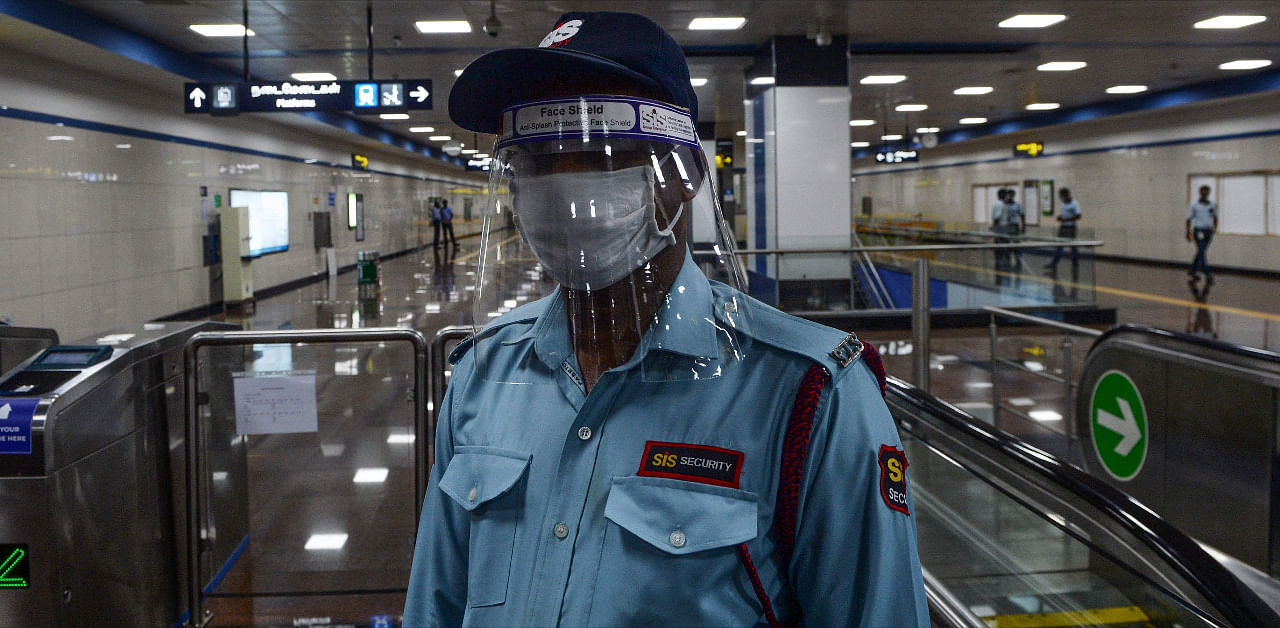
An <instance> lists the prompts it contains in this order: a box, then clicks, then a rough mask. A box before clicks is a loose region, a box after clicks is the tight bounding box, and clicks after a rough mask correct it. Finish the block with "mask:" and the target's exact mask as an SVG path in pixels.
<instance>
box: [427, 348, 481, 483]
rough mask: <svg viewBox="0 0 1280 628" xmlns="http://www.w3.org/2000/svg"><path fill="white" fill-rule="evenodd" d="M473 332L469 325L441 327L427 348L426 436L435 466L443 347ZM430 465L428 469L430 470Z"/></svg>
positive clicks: (443, 357)
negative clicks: (428, 368) (427, 402)
mask: <svg viewBox="0 0 1280 628" xmlns="http://www.w3.org/2000/svg"><path fill="white" fill-rule="evenodd" d="M474 332H475V328H474V327H472V326H470V325H448V326H446V327H441V328H440V330H439V331H437V332H436V336H435V338H434V339H433V340H432V341H431V346H429V347H427V364H429V365H430V369H431V370H430V371H429V373H428V375H429V377H428V378H427V395H428V397H430V399H431V405H429V406H427V434H428V439H429V440H430V445H431V450H430V451H429V453H428V459H429V460H430V464H435V442H436V424H437V423H438V420H437V419H438V418H439V416H440V404H441V403H443V402H444V391H445V382H444V365H445V360H446V358H448V354H447V353H445V351H444V345H445V343H446V342H449V341H450V340H465V339H467V338H470V337H471V334H472V333H474ZM430 464H429V465H428V468H430Z"/></svg>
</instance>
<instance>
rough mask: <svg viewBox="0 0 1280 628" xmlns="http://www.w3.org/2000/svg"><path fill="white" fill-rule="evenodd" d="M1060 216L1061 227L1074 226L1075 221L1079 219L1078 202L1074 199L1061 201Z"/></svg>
mask: <svg viewBox="0 0 1280 628" xmlns="http://www.w3.org/2000/svg"><path fill="white" fill-rule="evenodd" d="M1061 216H1062V226H1063V227H1074V226H1076V221H1077V220H1079V219H1080V203H1077V202H1076V200H1075V199H1071V200H1069V201H1067V202H1065V203H1063V204H1062V213H1061Z"/></svg>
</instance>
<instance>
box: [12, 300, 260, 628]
mask: <svg viewBox="0 0 1280 628" xmlns="http://www.w3.org/2000/svg"><path fill="white" fill-rule="evenodd" d="M234 328H235V326H232V325H226V324H221V323H211V322H203V323H164V324H160V323H149V324H147V325H145V326H144V328H143V329H140V330H120V332H119V333H112V334H109V335H107V336H105V337H103V338H95V339H90V340H88V341H86V342H83V343H79V344H75V345H54V346H52V347H49V348H47V349H45V350H44V351H42V352H40V353H39V354H38V355H36V356H34V357H32V358H29V359H28V360H26V361H25V362H23V363H22V364H21V365H20V366H19V367H18V368H16V369H14V370H12V371H10V372H9V373H7V374H5V375H4V376H3V379H0V439H3V440H0V554H3V555H2V556H0V626H169V625H172V624H174V623H175V622H177V621H179V620H180V619H181V616H182V614H183V612H184V609H185V605H184V599H185V598H184V597H183V589H184V588H185V586H186V577H185V574H186V570H185V555H184V552H182V551H181V548H182V547H184V544H185V535H186V533H185V530H186V520H185V510H184V508H183V505H184V504H185V483H184V481H183V480H184V477H185V475H184V469H185V460H184V456H185V452H184V448H183V440H184V437H185V433H184V421H183V416H184V408H185V404H184V399H183V382H182V376H183V352H182V347H183V343H184V342H185V341H186V340H187V339H188V338H189V337H190V336H191V335H193V334H195V333H196V332H199V331H206V330H222V329H234ZM206 442H208V443H211V444H213V445H211V446H213V447H221V448H223V449H225V451H222V452H220V453H221V454H222V456H223V457H224V459H225V460H231V461H234V460H237V459H238V460H239V461H240V463H239V465H234V464H232V465H229V466H228V469H229V473H228V477H227V480H226V481H227V482H228V483H236V482H239V483H243V482H244V473H243V469H244V451H243V445H242V444H239V443H240V441H239V439H237V438H236V437H235V434H226V435H215V434H210V435H209V438H208V440H207V441H206ZM237 470H238V472H237ZM209 495H210V496H211V497H210V498H211V499H221V500H226V501H228V502H230V503H226V504H220V505H219V507H218V509H217V510H218V512H219V513H221V514H222V515H223V516H222V519H220V520H219V521H218V527H217V530H216V534H214V533H213V530H212V529H209V530H206V531H202V537H204V538H205V540H206V542H207V543H208V545H209V547H210V548H211V549H212V550H213V555H214V556H215V557H216V559H218V560H226V559H227V558H228V557H229V556H230V555H231V553H232V552H234V550H235V548H236V546H237V545H238V544H239V543H240V541H241V540H242V538H243V535H244V532H243V531H244V530H245V529H246V528H247V524H246V523H245V522H244V520H243V513H245V512H247V505H246V504H238V505H237V504H236V503H234V502H235V500H236V499H237V495H241V496H242V495H243V492H237V491H234V490H224V491H216V492H211V493H209ZM241 499H243V498H242V497H241ZM237 519H239V520H237Z"/></svg>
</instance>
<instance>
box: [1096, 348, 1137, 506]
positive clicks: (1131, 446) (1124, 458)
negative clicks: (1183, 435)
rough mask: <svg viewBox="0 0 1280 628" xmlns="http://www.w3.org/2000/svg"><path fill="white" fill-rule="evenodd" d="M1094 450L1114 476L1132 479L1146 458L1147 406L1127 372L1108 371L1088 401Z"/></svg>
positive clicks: (1124, 479) (1122, 479) (1121, 478)
mask: <svg viewBox="0 0 1280 628" xmlns="http://www.w3.org/2000/svg"><path fill="white" fill-rule="evenodd" d="M1089 427H1090V431H1091V432H1092V433H1093V450H1094V452H1096V453H1097V454H1098V461H1099V462H1101V463H1102V466H1103V467H1105V468H1106V469H1107V473H1110V474H1111V477H1113V478H1115V479H1117V480H1120V481H1126V480H1132V479H1133V478H1134V477H1135V476H1137V475H1138V472H1139V471H1141V470H1142V463H1143V462H1145V461H1146V459H1147V440H1148V439H1147V435H1148V433H1149V432H1148V430H1147V409H1146V406H1144V405H1143V404H1142V395H1141V394H1139V393H1138V387H1137V386H1135V385H1134V383H1133V380H1132V379H1129V376H1128V375H1125V374H1124V373H1122V372H1120V371H1114V370H1112V371H1107V372H1106V373H1103V374H1102V377H1100V378H1098V383H1097V384H1094V386H1093V398H1092V399H1091V401H1090V402H1089Z"/></svg>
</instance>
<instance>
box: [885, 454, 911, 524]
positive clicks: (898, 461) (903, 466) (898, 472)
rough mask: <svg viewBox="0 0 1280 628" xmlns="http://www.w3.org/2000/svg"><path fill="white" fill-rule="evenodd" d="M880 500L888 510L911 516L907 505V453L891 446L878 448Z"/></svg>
mask: <svg viewBox="0 0 1280 628" xmlns="http://www.w3.org/2000/svg"><path fill="white" fill-rule="evenodd" d="M880 498H881V499H883V500H884V505H885V506H888V507H889V509H890V510H896V511H898V512H900V513H902V514H904V515H908V516H910V515H911V510H910V508H909V507H908V505H907V453H906V452H904V451H902V450H901V449H898V448H897V447H893V446H891V445H881V446H880Z"/></svg>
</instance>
